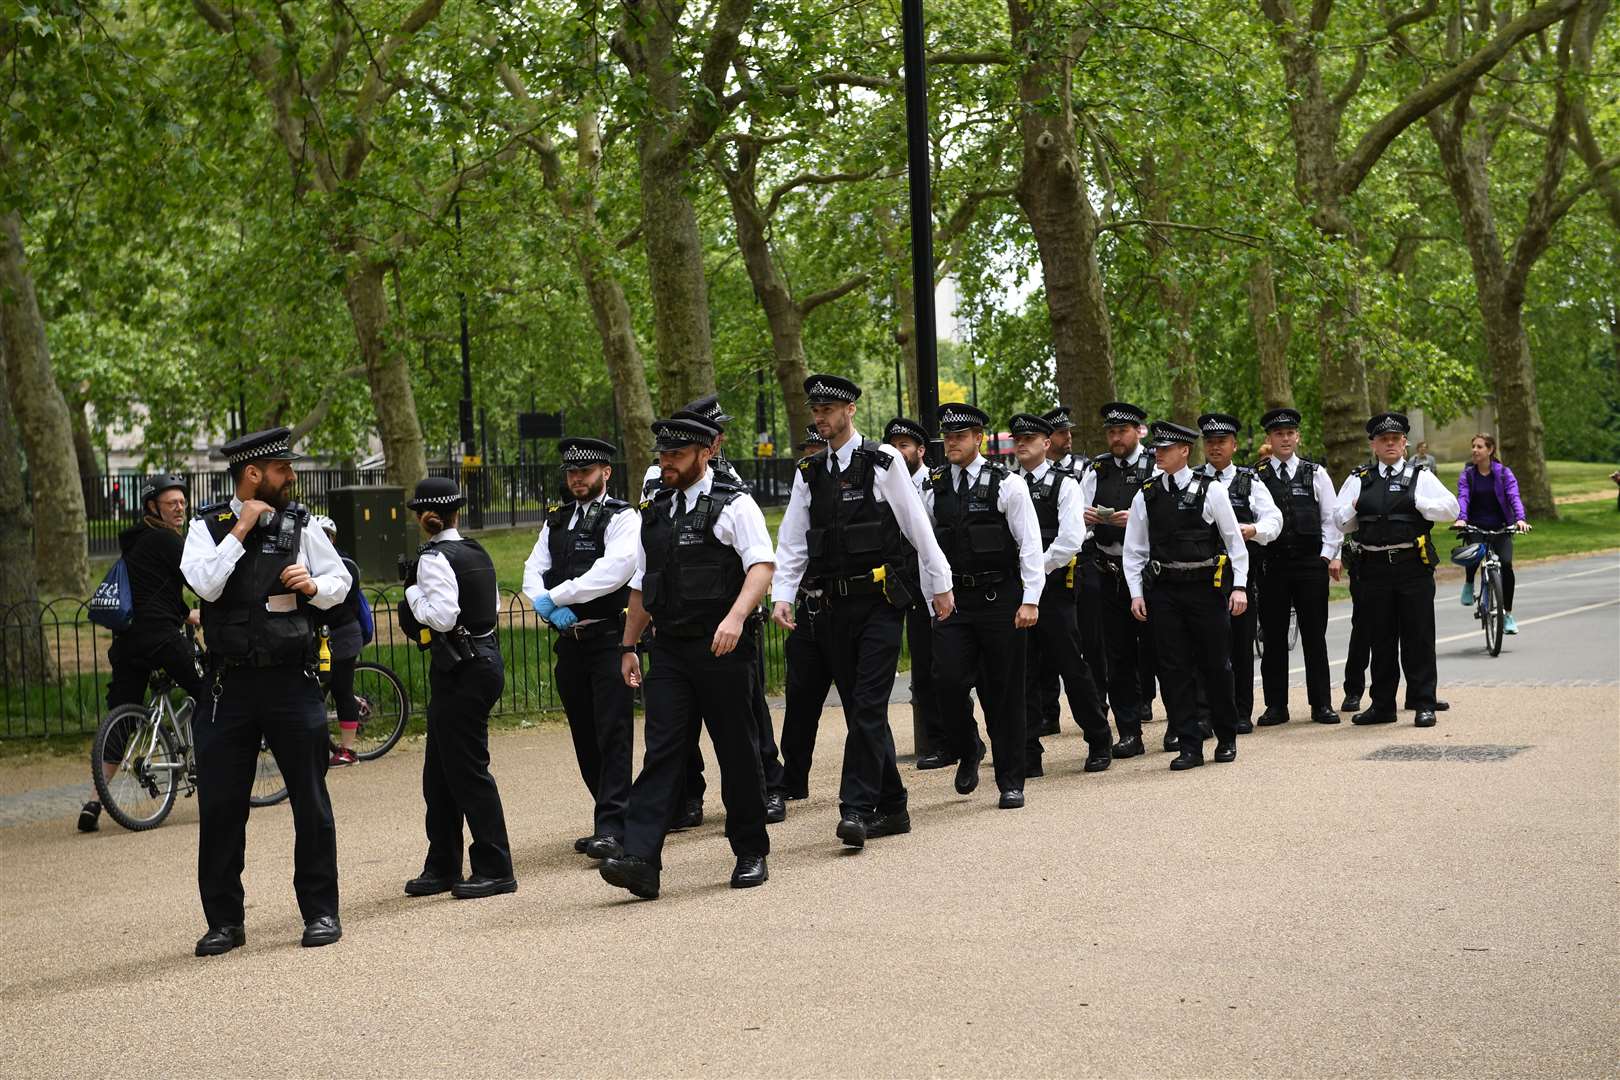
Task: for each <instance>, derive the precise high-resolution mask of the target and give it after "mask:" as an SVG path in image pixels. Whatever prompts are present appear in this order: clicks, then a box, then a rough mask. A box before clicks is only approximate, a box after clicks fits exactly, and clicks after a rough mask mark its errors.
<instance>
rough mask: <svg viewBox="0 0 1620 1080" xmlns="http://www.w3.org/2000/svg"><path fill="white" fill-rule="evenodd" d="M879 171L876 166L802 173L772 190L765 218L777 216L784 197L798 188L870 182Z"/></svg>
mask: <svg viewBox="0 0 1620 1080" xmlns="http://www.w3.org/2000/svg"><path fill="white" fill-rule="evenodd" d="M877 171H878V166H876V165H874V166H872V167H871V168H870V169H864V170H862V171H861V172H836V173H812V172H802V173H799V174H798V175H797V176H792V177H789V178H788V179H786V180H784V181H783V182H782V183H780V184H778V185H776V187H774V188H772V189H771V193H770V195H769V196H768V197H767V198H766V200H765V217H766V218H770V217H772V216H773V215H775V213H776V208H777V206H778V205H780V204H781V202H782V199H783V197H784V196H786V195H787V194H788V193H789V192H792V191H794V190H796V189H798V188H802V187H812V186H820V185H824V184H847V183H853V182H855V181H858V180H870V179H871V178H872V177H873V176H875V175H876V174H877Z"/></svg>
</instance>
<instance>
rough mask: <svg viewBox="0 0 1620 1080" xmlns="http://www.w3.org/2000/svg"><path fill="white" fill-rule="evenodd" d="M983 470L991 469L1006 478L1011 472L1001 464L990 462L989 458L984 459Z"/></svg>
mask: <svg viewBox="0 0 1620 1080" xmlns="http://www.w3.org/2000/svg"><path fill="white" fill-rule="evenodd" d="M984 468H988V469H993V470H995V471H996V472H998V473H1000V474H1001V475H1002V476H1006V475H1008V474H1009V473H1011V472H1012V470H1011V469H1009V468H1007V466H1005V465H1003V464H1002V463H1001V462H999V461H991V460H990V459H989V458H985V459H984Z"/></svg>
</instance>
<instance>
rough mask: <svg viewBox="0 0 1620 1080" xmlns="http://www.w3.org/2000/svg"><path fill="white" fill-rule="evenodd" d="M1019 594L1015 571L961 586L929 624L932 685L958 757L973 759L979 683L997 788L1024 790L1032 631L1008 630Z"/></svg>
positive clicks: (1018, 600)
mask: <svg viewBox="0 0 1620 1080" xmlns="http://www.w3.org/2000/svg"><path fill="white" fill-rule="evenodd" d="M1022 594H1023V586H1022V585H1021V584H1020V583H1019V581H1018V576H1017V574H1010V575H1008V577H1007V579H1006V580H1004V581H1002V582H1000V583H998V585H996V586H993V587H990V588H984V587H979V588H972V589H968V588H958V589H957V590H956V611H955V612H953V613H952V615H951V617H950V618H948V619H946V620H944V621H943V622H938V623H935V624H934V684H935V686H936V687H937V688H938V690H939V705H940V708H941V710H943V711H944V713H945V724H946V727H947V728H948V729H949V730H950V732H951V743H952V749H953V750H954V752H955V753H956V755H957V757H958V759H961V758H971V757H975V756H977V754H978V752H979V733H978V725H977V724H976V723H975V722H974V720H973V713H972V710H971V709H970V708H969V707H968V690H969V688H970V687H972V686H973V685H974V682H975V680H977V684H978V691H979V703H980V704H981V705H983V706H984V726H985V729H986V731H987V732H988V733H989V735H990V752H991V754H992V755H994V758H995V766H996V786H997V787H998V788H1000V789H1001V790H1002V791H1012V790H1022V789H1023V786H1024V753H1025V738H1024V682H1025V653H1026V651H1027V648H1028V640H1029V631H1028V630H1020V629H1018V628H1017V627H1015V626H1013V617H1014V615H1016V614H1017V612H1018V605H1019V602H1020V599H1021V597H1022Z"/></svg>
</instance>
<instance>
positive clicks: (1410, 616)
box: [1356, 554, 1438, 713]
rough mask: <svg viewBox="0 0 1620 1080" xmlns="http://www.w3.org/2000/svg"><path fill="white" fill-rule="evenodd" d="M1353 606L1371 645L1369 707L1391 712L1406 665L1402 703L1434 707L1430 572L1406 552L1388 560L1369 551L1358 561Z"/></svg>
mask: <svg viewBox="0 0 1620 1080" xmlns="http://www.w3.org/2000/svg"><path fill="white" fill-rule="evenodd" d="M1358 569H1359V570H1360V576H1361V583H1360V584H1359V585H1358V586H1357V593H1358V596H1357V599H1356V608H1357V616H1358V617H1359V618H1360V620H1361V625H1362V629H1363V630H1364V631H1365V632H1366V634H1367V640H1368V642H1369V643H1370V645H1371V646H1372V707H1373V708H1374V709H1377V710H1379V711H1380V712H1385V713H1393V712H1394V711H1395V690H1396V688H1397V687H1398V686H1399V685H1400V681H1401V669H1402V667H1403V666H1404V668H1405V669H1406V703H1407V705H1408V706H1410V707H1411V708H1414V709H1432V708H1434V697H1435V693H1436V686H1435V684H1436V682H1437V680H1438V674H1437V672H1436V666H1435V658H1434V570H1433V568H1432V567H1429V566H1425V565H1424V564H1423V561H1422V560H1421V559H1418V558H1415V557H1411V556H1408V557H1406V558H1405V559H1404V560H1402V561H1400V562H1394V563H1391V562H1389V561H1388V560H1387V559H1382V560H1380V559H1379V558H1377V557H1376V556H1373V555H1371V554H1369V555H1368V556H1366V557H1363V558H1362V560H1361V566H1360V567H1359V568H1358Z"/></svg>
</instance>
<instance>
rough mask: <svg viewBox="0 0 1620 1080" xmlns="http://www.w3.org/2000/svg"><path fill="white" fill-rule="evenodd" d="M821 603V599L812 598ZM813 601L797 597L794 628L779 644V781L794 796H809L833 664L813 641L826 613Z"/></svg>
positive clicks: (830, 686) (830, 687)
mask: <svg viewBox="0 0 1620 1080" xmlns="http://www.w3.org/2000/svg"><path fill="white" fill-rule="evenodd" d="M813 602H814V603H816V604H818V605H819V604H820V601H819V600H818V601H813ZM811 603H812V601H805V600H801V601H799V604H798V606H797V608H796V609H795V611H794V614H793V624H794V626H793V629H792V630H791V631H789V632H788V636H787V641H786V642H785V643H784V644H783V646H782V653H783V658H784V660H785V661H786V667H787V689H786V693H787V708H786V710H785V712H784V713H783V716H782V783H783V786H784V787H785V788H786V791H787V794H788V795H790V796H792V797H793V798H796V799H802V798H805V797H807V796H808V794H809V790H810V761H811V758H812V757H813V756H814V755H815V751H816V732H817V731H818V730H819V729H820V727H821V710H822V709H823V708H825V707H826V704H827V693H828V691H830V690H831V689H832V686H833V675H832V668H831V666H829V665H828V663H827V661H826V660H825V658H823V657H822V655H821V648H820V647H819V646H818V645H817V644H816V631H817V629H818V627H819V626H821V625H823V624H822V620H823V619H824V618H825V617H826V616H825V615H824V614H822V613H821V612H820V611H816V610H812V609H811V607H810V604H811Z"/></svg>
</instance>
